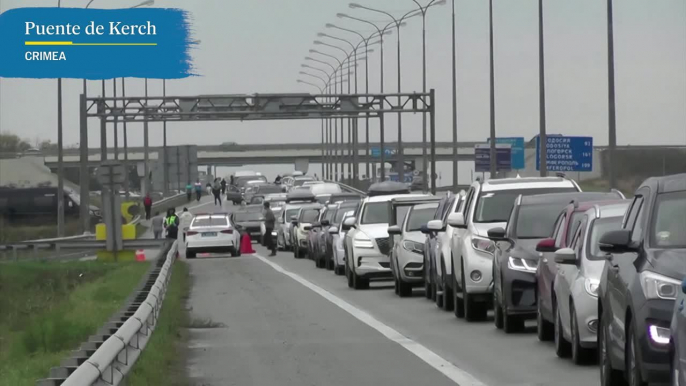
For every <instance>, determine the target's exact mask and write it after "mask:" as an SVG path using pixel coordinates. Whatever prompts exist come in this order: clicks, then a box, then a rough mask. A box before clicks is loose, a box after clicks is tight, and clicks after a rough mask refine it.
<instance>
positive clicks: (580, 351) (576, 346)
mask: <svg viewBox="0 0 686 386" xmlns="http://www.w3.org/2000/svg"><path fill="white" fill-rule="evenodd" d="M569 308H570V314H571V316H570V318H569V319H570V320H569V326H570V329H571V330H572V362H574V363H575V364H577V365H583V364H586V363H589V362H591V361H592V359H591V358H593V354H595V353H594V350H591V349H587V348H584V347H582V346H581V338H580V337H579V325H578V323H577V317H576V308H574V303H572V304H570V305H569Z"/></svg>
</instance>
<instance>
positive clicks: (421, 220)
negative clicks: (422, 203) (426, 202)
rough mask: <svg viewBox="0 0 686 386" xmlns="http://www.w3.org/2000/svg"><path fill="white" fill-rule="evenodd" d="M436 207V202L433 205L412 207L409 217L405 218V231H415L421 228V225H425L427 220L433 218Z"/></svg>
mask: <svg viewBox="0 0 686 386" xmlns="http://www.w3.org/2000/svg"><path fill="white" fill-rule="evenodd" d="M437 207H438V204H436V205H435V206H431V207H428V208H427V207H423V208H419V209H417V208H413V209H412V211H411V212H410V214H409V216H410V217H409V218H408V219H407V226H406V227H405V231H407V232H417V231H419V230H421V228H422V225H426V223H427V222H429V221H431V220H433V219H434V215H435V214H436V208H437ZM398 209H400V208H398Z"/></svg>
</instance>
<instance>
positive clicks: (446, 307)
mask: <svg viewBox="0 0 686 386" xmlns="http://www.w3.org/2000/svg"><path fill="white" fill-rule="evenodd" d="M441 267H442V268H443V272H444V273H443V311H452V310H453V307H454V306H455V302H454V299H453V297H452V294H453V291H452V288H450V286H449V285H448V281H447V280H448V279H447V277H448V275H447V274H446V273H445V272H446V269H445V262H444V261H443V258H441Z"/></svg>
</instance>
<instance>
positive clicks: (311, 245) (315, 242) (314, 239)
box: [307, 205, 336, 269]
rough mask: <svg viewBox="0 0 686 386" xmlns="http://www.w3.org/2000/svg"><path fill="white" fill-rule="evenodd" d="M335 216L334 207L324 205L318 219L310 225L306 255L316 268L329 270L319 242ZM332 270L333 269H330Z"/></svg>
mask: <svg viewBox="0 0 686 386" xmlns="http://www.w3.org/2000/svg"><path fill="white" fill-rule="evenodd" d="M335 214H336V205H326V206H324V207H323V209H322V210H321V212H320V213H319V219H317V221H316V222H314V223H313V224H312V226H311V227H310V230H309V231H308V232H309V233H308V236H307V240H308V243H307V255H308V256H309V257H310V258H311V259H312V260H314V263H315V265H316V266H317V268H327V269H328V268H329V267H328V266H327V265H326V259H325V258H324V253H322V247H321V241H322V240H323V238H324V237H323V235H325V234H327V233H328V232H327V231H328V229H329V226H330V225H331V220H332V218H333V216H334V215H335ZM331 269H333V268H331Z"/></svg>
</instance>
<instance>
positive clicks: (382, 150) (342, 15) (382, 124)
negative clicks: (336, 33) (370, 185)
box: [336, 13, 394, 181]
mask: <svg viewBox="0 0 686 386" xmlns="http://www.w3.org/2000/svg"><path fill="white" fill-rule="evenodd" d="M336 16H337V17H339V18H343V19H350V20H356V21H359V22H362V23H365V24H369V25H371V26H372V27H374V28H375V29H376V31H377V33H378V35H379V44H380V81H379V85H380V87H379V92H380V93H381V94H383V90H384V55H383V35H385V34H386V32H387V30H388V28H390V27H392V26H393V25H394V23H388V24H387V25H386V26H385V27H384V28H379V27H378V26H377V25H376V24H374V23H372V22H371V21H369V20H365V19H360V18H357V17H354V16H350V15H347V14H345V13H339V14H337V15H336ZM389 32H390V31H389ZM382 107H383V106H382ZM379 146H380V154H379V155H380V158H381V159H380V163H381V181H385V180H386V151H385V118H384V114H383V113H380V114H379ZM372 173H373V175H374V177H376V170H372Z"/></svg>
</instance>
